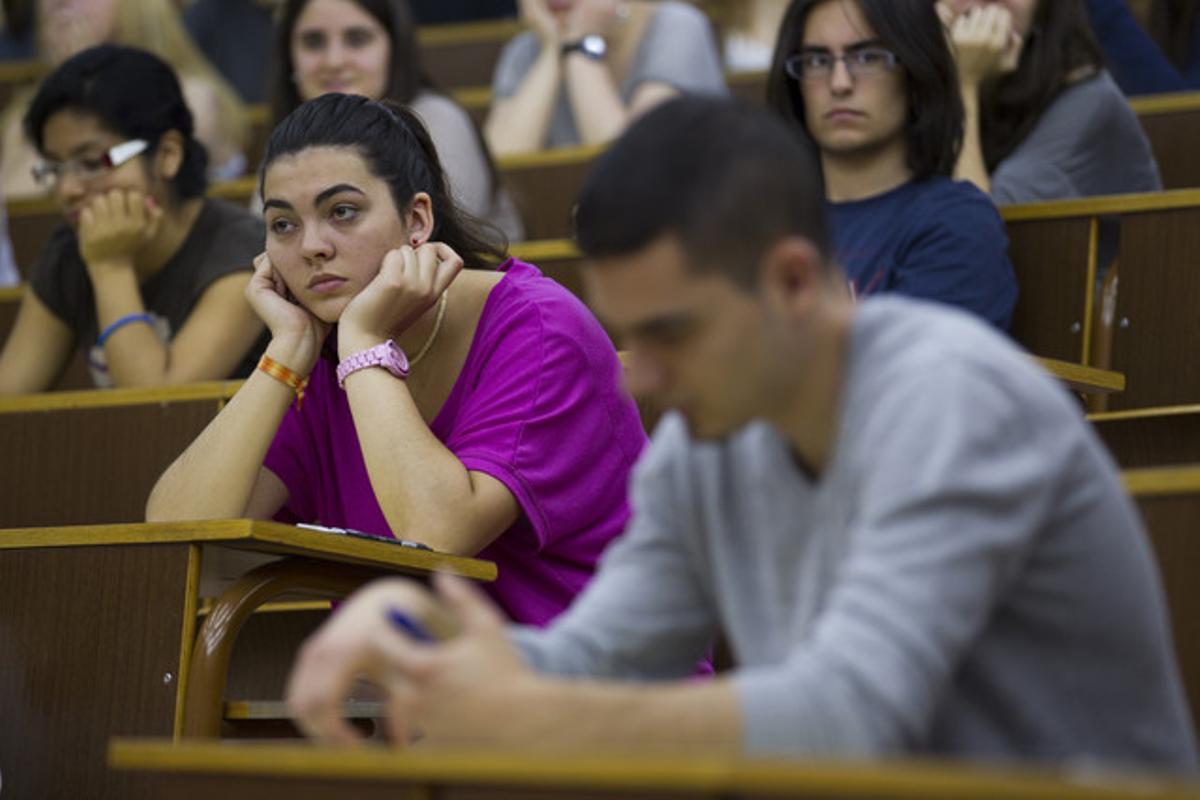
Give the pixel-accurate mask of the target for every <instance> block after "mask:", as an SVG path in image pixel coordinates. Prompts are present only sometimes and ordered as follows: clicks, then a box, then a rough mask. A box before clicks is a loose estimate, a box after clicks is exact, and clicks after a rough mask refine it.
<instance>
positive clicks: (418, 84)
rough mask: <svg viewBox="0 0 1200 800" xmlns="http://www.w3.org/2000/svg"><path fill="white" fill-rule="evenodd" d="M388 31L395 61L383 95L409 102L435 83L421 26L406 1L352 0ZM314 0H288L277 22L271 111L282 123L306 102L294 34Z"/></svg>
mask: <svg viewBox="0 0 1200 800" xmlns="http://www.w3.org/2000/svg"><path fill="white" fill-rule="evenodd" d="M352 1H353V2H354V4H355V5H357V6H359V7H360V8H361V9H362V10H363V11H365V12H367V13H368V14H370V15H371V16H372V17H373V18H374V19H375V21H376V22H378V23H379V25H380V27H382V28H383V29H384V30H385V31H387V35H388V41H389V43H390V45H391V61H390V68H389V73H388V82H387V86H386V87H385V88H384V92H383V96H384V97H386V98H387V99H389V100H395V101H396V102H398V103H401V104H403V105H408V104H409V103H411V102H412V101H413V98H415V97H416V96H417V94H418V93H419V92H420V91H421V90H422V89H432V88H433V82H432V81H431V80H430V79H429V76H428V75H426V73H425V72H424V71H423V70H422V69H421V62H420V59H419V58H418V51H417V25H416V22H415V21H414V19H413V14H412V9H411V8H410V7H409V5H408V2H407V1H406V0H352ZM310 2H311V0H285V2H284V3H283V5H282V6H281V7H280V9H279V14H278V20H277V21H276V23H275V52H274V59H273V66H272V74H271V112H272V116H273V119H274V120H275V122H279V121H280V120H282V119H283V118H284V117H286V116H287V115H288V114H290V113H292V111H294V110H295V109H296V106H298V105H300V103H302V102H303V98H302V97H300V93H299V92H298V91H297V90H296V81H295V79H294V78H293V74H294V73H295V71H296V66H295V64H293V63H292V33H293V32H294V31H295V30H296V21H297V20H298V19H299V18H300V15H301V14H302V13H303V12H304V9H305V8H306V7H307V6H308V4H309V3H310Z"/></svg>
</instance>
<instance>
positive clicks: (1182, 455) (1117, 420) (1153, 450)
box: [1088, 405, 1200, 469]
mask: <svg viewBox="0 0 1200 800" xmlns="http://www.w3.org/2000/svg"><path fill="white" fill-rule="evenodd" d="M1088 420H1089V421H1090V422H1091V423H1092V425H1093V426H1094V427H1095V428H1096V432H1097V433H1099V434H1100V438H1101V439H1103V440H1104V444H1105V445H1107V446H1108V449H1109V450H1110V451H1111V452H1112V454H1113V457H1114V458H1116V460H1117V463H1118V464H1119V465H1120V466H1121V467H1122V468H1123V469H1134V468H1139V467H1162V466H1178V465H1182V464H1198V463H1200V405H1190V406H1168V407H1165V408H1143V409H1136V410H1133V411H1110V412H1105V413H1100V414H1090V415H1088Z"/></svg>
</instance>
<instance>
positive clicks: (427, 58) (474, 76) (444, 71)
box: [417, 19, 524, 89]
mask: <svg viewBox="0 0 1200 800" xmlns="http://www.w3.org/2000/svg"><path fill="white" fill-rule="evenodd" d="M522 30H524V26H523V25H521V23H520V22H518V21H517V20H511V19H498V20H487V21H481V22H467V23H457V24H452V25H424V26H421V27H420V28H419V29H418V30H417V46H418V48H419V50H420V53H421V66H422V68H424V70H425V71H426V72H427V73H429V77H430V78H432V80H433V82H434V84H435V85H436V86H440V87H441V88H443V89H455V88H458V87H461V86H482V85H485V84H486V85H490V84H491V82H492V73H493V72H494V71H495V68H496V62H497V61H498V60H499V59H500V51H501V50H503V49H504V45H506V44H508V41H509V40H510V39H512V38H513V37H514V36H516V35H517V34H518V33H520V32H521V31H522Z"/></svg>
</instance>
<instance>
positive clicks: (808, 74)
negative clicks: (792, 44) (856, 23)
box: [783, 47, 899, 81]
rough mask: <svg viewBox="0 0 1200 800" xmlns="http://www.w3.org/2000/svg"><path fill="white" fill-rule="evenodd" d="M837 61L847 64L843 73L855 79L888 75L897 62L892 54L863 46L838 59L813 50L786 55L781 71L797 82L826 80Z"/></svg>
mask: <svg viewBox="0 0 1200 800" xmlns="http://www.w3.org/2000/svg"><path fill="white" fill-rule="evenodd" d="M839 61H840V62H842V63H843V64H845V65H846V72H849V73H850V75H851V76H852V77H855V78H861V77H867V76H871V75H880V74H882V73H884V72H891V71H892V70H893V69H895V68H896V64H897V63H899V62H898V61H897V59H896V54H895V53H893V52H892V51H891V50H887V49H884V48H882V47H864V48H862V49H859V50H851V51H850V52H849V53H843V54H842V55H840V56H835V55H834V54H833V53H826V52H823V51H819V50H812V51H809V52H806V53H797V54H796V55H794V56H789V57H788V59H787V60H786V61H784V62H783V71H784V72H786V73H787V74H788V75H789V76H790V77H792V78H794V79H795V80H798V81H820V80H828V78H829V76H830V75H832V74H833V69H834V67H835V66H836V65H837V63H838V62H839Z"/></svg>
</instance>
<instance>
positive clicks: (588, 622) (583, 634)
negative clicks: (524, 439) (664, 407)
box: [511, 426, 716, 680]
mask: <svg viewBox="0 0 1200 800" xmlns="http://www.w3.org/2000/svg"><path fill="white" fill-rule="evenodd" d="M661 433H663V431H662V426H660V434H661ZM666 434H667V435H666V436H656V437H655V438H656V440H655V444H654V445H652V446H651V449H650V450H649V451H647V453H646V455H645V456H644V457H643V459H642V461H641V462H640V463H639V464H638V466H637V468H636V469H635V472H634V477H633V480H632V497H631V500H632V505H633V516H632V518H631V520H630V524H629V527H628V529H627V530H626V532H625V534H624V535H623V536H621V537H620V538H619V539H617V540H616V541H615V542H613V544H612V545H610V546H609V548H608V550H607V551H606V552H605V554H604V557H603V559H602V560H601V562H600V567H599V570H598V572H597V574H596V576H595V577H594V578H593V579H592V582H591V583H590V584H589V585H588V587H587V588H586V589H585V590H584V591H583V593H582V594H581V595H580V596H579V597H578V598H576V600H575V602H574V603H573V604H572V605H571V608H570V609H568V610H567V612H566V613H564V614H563V615H562V616H560V617H559V618H558V619H557V620H555V622H554V623H553V624H552V625H551V626H550V627H549V628H547V629H545V630H541V631H539V630H535V629H532V628H513V629H512V631H511V636H512V639H513V641H514V642H515V643H516V644H517V646H518V647H519V648H520V650H521V652H522V654H523V655H524V657H525V660H526V661H527V663H529V664H530V665H531V666H532V667H534V668H535V669H537V670H539V671H541V672H546V673H553V674H558V675H575V676H590V677H599V678H623V679H632V680H652V679H670V678H683V677H686V676H688V675H691V674H693V673H695V671H696V667H697V665H698V664H699V663H700V660H701V659H702V658H703V657H704V653H705V650H706V648H707V647H708V646H709V645H710V644H711V642H712V641H713V639H714V638H715V633H716V624H715V615H714V614H713V612H712V610H711V609H712V605H711V602H710V598H709V596H708V595H707V594H706V593H705V591H704V588H703V587H702V585H701V581H700V580H699V579H698V576H697V573H696V570H695V566H694V564H693V563H692V561H691V558H690V557H689V552H688V543H687V542H686V541H685V532H684V531H682V530H681V529H680V524H679V521H680V520H681V519H682V518H684V515H683V514H682V513H681V512H680V510H679V509H677V508H675V503H673V501H672V495H673V491H672V487H671V477H672V475H671V473H672V472H673V467H672V463H671V458H670V453H669V452H668V451H669V450H671V449H672V446H671V442H670V440H671V439H674V438H675V436H674V435H673V434H672V432H671V431H666ZM679 435H682V433H681V432H680V434H679ZM676 468H677V467H676Z"/></svg>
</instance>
